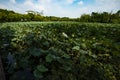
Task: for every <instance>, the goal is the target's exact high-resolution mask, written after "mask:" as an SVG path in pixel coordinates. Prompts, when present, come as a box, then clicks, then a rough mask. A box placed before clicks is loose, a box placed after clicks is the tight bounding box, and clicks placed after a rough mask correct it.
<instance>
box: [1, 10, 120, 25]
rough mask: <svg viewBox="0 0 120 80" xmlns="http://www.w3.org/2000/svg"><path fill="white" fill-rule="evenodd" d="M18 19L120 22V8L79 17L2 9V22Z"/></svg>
mask: <svg viewBox="0 0 120 80" xmlns="http://www.w3.org/2000/svg"><path fill="white" fill-rule="evenodd" d="M16 21H78V22H100V23H120V10H119V11H117V12H116V13H112V12H111V13H108V12H102V13H98V12H92V13H91V14H83V15H81V17H79V18H68V17H55V16H43V12H36V11H27V14H20V13H15V12H14V11H10V10H5V9H0V22H16Z"/></svg>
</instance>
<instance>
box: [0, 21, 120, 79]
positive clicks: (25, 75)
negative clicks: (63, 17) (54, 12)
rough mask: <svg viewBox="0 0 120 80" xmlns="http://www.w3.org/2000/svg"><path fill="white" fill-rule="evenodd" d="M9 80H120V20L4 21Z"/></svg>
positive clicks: (0, 40) (1, 51)
mask: <svg viewBox="0 0 120 80" xmlns="http://www.w3.org/2000/svg"><path fill="white" fill-rule="evenodd" d="M0 55H1V56H2V60H3V65H4V68H5V73H6V77H7V80H120V24H98V23H97V24H96V23H89V24H87V23H77V22H72V23H71V22H70V23H69V22H54V23H52V22H47V23H44V22H43V23H38V22H31V23H30V22H29V23H27V22H15V23H1V24H0Z"/></svg>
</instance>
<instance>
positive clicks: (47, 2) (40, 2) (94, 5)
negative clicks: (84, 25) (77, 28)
mask: <svg viewBox="0 0 120 80" xmlns="http://www.w3.org/2000/svg"><path fill="white" fill-rule="evenodd" d="M119 5H120V0H0V8H2V9H8V10H14V11H15V12H19V13H25V11H27V10H34V11H38V12H40V11H42V10H43V13H44V15H45V16H59V17H63V16H65V17H71V18H75V17H79V16H80V15H81V14H84V13H86V14H89V13H91V12H103V11H107V12H111V11H112V12H116V11H117V10H120V6H119Z"/></svg>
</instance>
